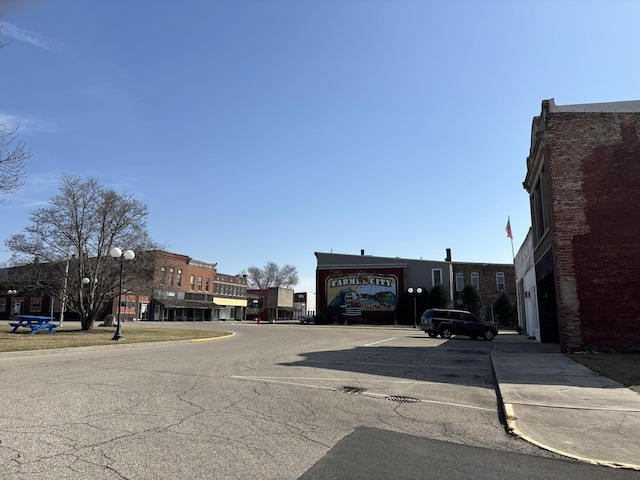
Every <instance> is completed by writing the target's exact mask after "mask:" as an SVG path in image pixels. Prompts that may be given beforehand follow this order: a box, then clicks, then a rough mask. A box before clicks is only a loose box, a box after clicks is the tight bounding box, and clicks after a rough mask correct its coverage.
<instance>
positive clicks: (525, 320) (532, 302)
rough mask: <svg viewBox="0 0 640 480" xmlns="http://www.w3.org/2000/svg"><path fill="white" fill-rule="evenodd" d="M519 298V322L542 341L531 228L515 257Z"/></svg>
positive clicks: (532, 336)
mask: <svg viewBox="0 0 640 480" xmlns="http://www.w3.org/2000/svg"><path fill="white" fill-rule="evenodd" d="M515 268H516V285H517V287H516V288H517V290H516V291H517V297H518V298H517V300H518V324H519V325H520V328H522V330H523V331H524V333H526V334H527V335H528V336H529V337H531V338H535V339H536V341H537V342H539V341H540V322H539V319H538V295H537V290H536V270H535V263H534V258H533V239H532V232H531V229H529V232H528V233H527V237H526V238H525V240H524V242H523V243H522V246H521V247H520V249H519V250H518V253H517V254H516V258H515Z"/></svg>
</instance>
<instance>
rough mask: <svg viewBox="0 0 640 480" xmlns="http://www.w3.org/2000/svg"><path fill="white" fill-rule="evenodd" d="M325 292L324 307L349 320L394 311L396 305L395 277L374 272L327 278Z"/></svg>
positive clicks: (396, 286)
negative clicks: (365, 314)
mask: <svg viewBox="0 0 640 480" xmlns="http://www.w3.org/2000/svg"><path fill="white" fill-rule="evenodd" d="M325 293H326V296H327V308H328V309H329V310H331V311H333V312H335V313H339V314H341V315H345V316H348V317H359V316H360V315H362V314H363V313H367V312H393V311H395V309H396V307H397V304H398V277H396V276H395V275H384V274H378V273H375V272H358V273H344V274H341V275H340V276H329V277H327V279H326V283H325Z"/></svg>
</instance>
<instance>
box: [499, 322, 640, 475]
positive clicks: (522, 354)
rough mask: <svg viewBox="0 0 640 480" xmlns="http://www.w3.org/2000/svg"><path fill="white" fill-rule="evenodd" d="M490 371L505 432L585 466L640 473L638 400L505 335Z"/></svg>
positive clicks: (552, 349)
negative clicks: (501, 407)
mask: <svg viewBox="0 0 640 480" xmlns="http://www.w3.org/2000/svg"><path fill="white" fill-rule="evenodd" d="M491 359H492V361H493V368H494V371H495V374H496V379H497V381H498V386H499V389H500V394H501V396H502V403H503V407H504V412H505V416H506V419H507V426H508V428H509V430H510V431H511V432H512V433H513V434H514V435H517V436H519V437H521V438H523V439H525V440H527V441H528V442H531V443H533V444H536V445H538V446H540V447H542V448H545V449H547V450H551V451H553V452H556V453H559V454H561V455H564V456H567V457H571V458H575V459H578V460H582V461H585V462H589V463H593V464H598V465H606V466H610V467H618V468H630V469H634V470H640V394H638V393H636V392H634V391H632V390H630V389H629V388H627V387H625V386H624V385H622V384H620V383H618V382H615V381H613V380H611V379H609V378H606V377H603V376H601V375H598V374H597V373H595V372H593V371H591V370H590V369H588V368H587V367H585V366H583V365H581V364H579V363H577V362H574V361H573V360H571V359H570V358H569V357H567V356H566V355H564V354H561V353H560V347H559V345H554V344H540V343H537V342H536V341H534V340H530V339H528V338H527V337H526V336H524V335H518V334H515V333H513V334H511V333H504V334H500V335H498V336H497V337H496V338H495V339H494V341H493V349H492V351H491Z"/></svg>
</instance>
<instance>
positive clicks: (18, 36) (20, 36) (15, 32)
mask: <svg viewBox="0 0 640 480" xmlns="http://www.w3.org/2000/svg"><path fill="white" fill-rule="evenodd" d="M0 33H2V34H3V35H6V36H7V37H10V38H13V39H15V40H18V41H20V42H25V43H29V44H31V45H33V46H35V47H38V48H42V49H44V50H49V51H51V52H65V51H69V47H67V46H66V45H65V44H64V43H62V42H59V41H57V40H53V39H51V38H47V37H45V36H44V35H41V34H39V33H37V32H33V31H31V30H25V29H23V28H19V27H17V26H16V25H14V24H13V23H8V22H3V23H2V26H1V28H0Z"/></svg>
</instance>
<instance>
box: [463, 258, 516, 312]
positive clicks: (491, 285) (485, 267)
mask: <svg viewBox="0 0 640 480" xmlns="http://www.w3.org/2000/svg"><path fill="white" fill-rule="evenodd" d="M452 265H453V288H454V297H455V301H454V305H453V307H452V308H460V307H461V303H460V302H461V300H462V292H457V291H456V274H458V273H462V274H463V276H464V286H466V285H471V273H472V272H475V273H477V274H478V277H479V285H480V289H479V291H478V293H479V294H480V298H482V303H483V304H484V306H485V308H486V309H487V311H489V312H490V308H491V307H490V305H491V304H492V303H493V302H495V301H496V300H497V298H498V297H499V296H500V295H502V294H503V293H507V294H508V295H509V296H510V297H511V300H512V301H513V303H514V305H515V303H516V280H515V267H514V266H513V265H511V264H496V263H460V262H453V263H452ZM497 272H502V273H504V280H505V289H504V291H498V290H497V283H496V273H497ZM459 301H460V302H459Z"/></svg>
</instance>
